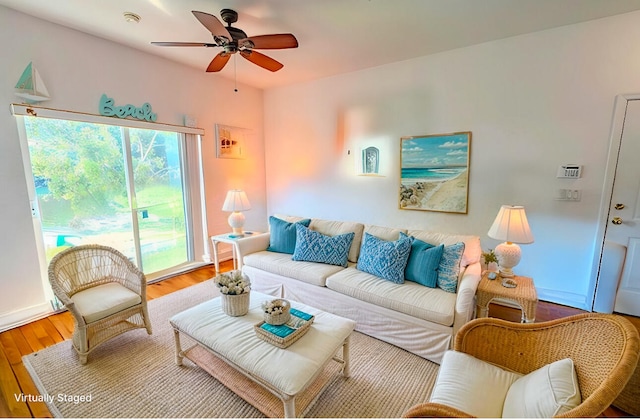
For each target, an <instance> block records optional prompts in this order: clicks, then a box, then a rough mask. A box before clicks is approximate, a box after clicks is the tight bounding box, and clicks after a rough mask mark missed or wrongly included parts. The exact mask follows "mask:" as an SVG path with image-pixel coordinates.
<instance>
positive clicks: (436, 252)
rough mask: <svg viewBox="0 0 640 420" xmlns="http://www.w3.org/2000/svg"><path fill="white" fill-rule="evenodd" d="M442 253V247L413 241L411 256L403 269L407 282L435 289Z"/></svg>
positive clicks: (416, 240)
mask: <svg viewBox="0 0 640 420" xmlns="http://www.w3.org/2000/svg"><path fill="white" fill-rule="evenodd" d="M443 252H444V245H442V244H441V245H438V246H433V245H431V244H429V243H426V242H424V241H421V240H419V239H414V240H413V243H412V244H411V254H409V260H408V261H407V267H406V268H405V269H404V277H405V279H407V280H411V281H413V282H416V283H419V284H421V285H423V286H427V287H436V284H437V281H438V267H439V266H440V259H442V253H443Z"/></svg>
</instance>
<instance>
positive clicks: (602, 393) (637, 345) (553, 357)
mask: <svg viewBox="0 0 640 420" xmlns="http://www.w3.org/2000/svg"><path fill="white" fill-rule="evenodd" d="M454 350H456V351H459V352H463V353H467V354H469V355H471V356H474V357H475V358H477V359H480V360H483V361H486V362H488V363H491V364H493V365H497V366H499V367H502V368H504V369H507V370H511V371H514V372H518V373H521V374H528V373H530V372H533V371H534V370H536V369H538V368H541V367H543V366H545V365H547V364H549V363H552V362H555V361H558V360H561V359H564V358H571V359H572V360H573V362H574V366H575V370H576V373H577V377H578V384H579V388H580V392H581V395H582V403H581V404H579V405H578V406H577V407H575V408H573V409H571V410H569V411H567V412H565V413H563V414H561V415H560V416H559V417H597V416H599V415H600V414H602V412H603V411H604V410H605V409H606V408H607V407H609V405H611V403H613V401H614V400H615V399H616V397H617V396H618V395H619V394H620V392H621V391H622V390H623V389H624V387H625V385H626V384H627V381H629V378H630V377H631V375H632V374H633V372H634V370H635V368H636V365H637V364H638V355H639V352H640V338H639V336H638V331H637V330H636V328H635V327H634V326H633V324H631V322H629V321H628V320H626V319H624V318H623V317H621V316H618V315H609V314H597V313H585V314H579V315H573V316H569V317H565V318H561V319H557V320H553V321H547V322H541V323H533V324H517V323H513V322H508V321H504V320H501V319H495V318H481V319H476V320H473V321H471V322H469V323H467V324H466V325H464V326H463V327H462V328H461V329H460V331H459V332H458V334H457V335H456V338H455V343H454ZM461 398H464V397H463V396H461ZM403 417H473V416H471V415H469V414H468V413H465V412H462V411H460V410H458V409H456V408H453V407H449V406H446V405H444V404H437V403H423V404H418V405H415V406H413V407H412V408H410V409H409V410H408V411H407V412H406V413H404V415H403Z"/></svg>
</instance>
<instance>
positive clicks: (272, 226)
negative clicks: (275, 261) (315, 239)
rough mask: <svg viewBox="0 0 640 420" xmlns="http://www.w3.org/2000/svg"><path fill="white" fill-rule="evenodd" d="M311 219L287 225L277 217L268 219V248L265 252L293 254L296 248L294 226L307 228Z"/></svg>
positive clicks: (287, 223)
mask: <svg viewBox="0 0 640 420" xmlns="http://www.w3.org/2000/svg"><path fill="white" fill-rule="evenodd" d="M309 223H311V219H304V220H300V221H298V222H295V223H289V222H287V221H285V220H282V219H278V218H277V217H273V216H271V217H269V232H270V234H271V236H270V238H269V247H268V248H267V251H272V252H281V253H283V254H293V251H294V250H295V247H296V225H302V226H309Z"/></svg>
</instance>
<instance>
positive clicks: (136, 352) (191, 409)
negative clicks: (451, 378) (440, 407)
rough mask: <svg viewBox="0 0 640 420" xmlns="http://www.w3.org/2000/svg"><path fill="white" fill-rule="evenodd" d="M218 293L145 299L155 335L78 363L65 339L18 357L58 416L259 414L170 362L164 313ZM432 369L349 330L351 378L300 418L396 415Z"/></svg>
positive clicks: (125, 340) (138, 335)
mask: <svg viewBox="0 0 640 420" xmlns="http://www.w3.org/2000/svg"><path fill="white" fill-rule="evenodd" d="M216 295H217V291H216V290H215V287H214V286H213V283H212V282H210V281H206V282H203V283H199V284H197V285H194V286H191V287H188V288H186V289H183V290H180V291H177V292H175V293H171V294H169V295H167V296H163V297H161V298H158V299H153V300H151V301H149V312H150V316H151V322H152V325H153V335H151V336H149V335H147V333H146V331H145V330H134V331H130V332H127V333H125V334H123V335H121V336H119V337H117V338H115V339H113V340H111V341H109V342H107V343H105V344H103V345H102V346H101V347H99V348H97V349H96V350H95V351H94V352H92V353H91V354H90V355H89V362H88V363H87V364H86V365H84V366H82V365H80V364H79V362H78V358H77V356H76V354H75V352H74V350H73V349H72V347H71V343H70V341H65V342H62V343H58V344H56V345H54V346H51V347H48V348H46V349H44V350H42V351H39V352H37V353H33V354H30V355H27V356H24V357H23V362H24V364H25V366H26V368H27V370H28V371H29V373H30V374H31V377H32V378H33V380H34V382H35V384H36V386H37V387H38V390H39V391H40V393H41V397H40V398H44V399H46V400H49V401H45V402H46V403H47V406H48V407H49V409H50V411H51V413H52V414H53V415H54V416H56V417H73V418H105V417H109V418H117V417H126V418H142V417H146V418H151V417H155V418H157V417H164V418H181V417H190V418H195V417H201V418H202V417H222V418H251V417H264V415H263V414H262V413H261V412H260V411H258V410H257V409H256V408H254V407H252V406H251V405H249V404H247V403H246V402H245V401H244V400H243V399H241V398H240V397H238V396H237V395H235V394H234V393H233V392H231V391H230V390H229V389H228V388H226V387H225V386H224V385H222V384H221V383H220V382H218V381H217V380H216V379H214V378H213V377H211V376H210V375H209V374H208V373H206V372H205V371H204V370H202V369H200V368H199V367H198V366H196V365H194V364H192V363H191V362H189V361H188V360H185V362H184V363H185V365H184V366H177V365H176V364H175V362H174V360H175V347H174V339H173V330H172V329H171V327H170V326H169V322H168V319H169V318H170V317H171V316H172V315H174V314H176V313H178V312H180V311H182V310H184V309H187V308H189V307H191V306H194V305H196V304H197V303H200V302H202V301H205V300H208V299H211V298H213V297H215V296H216ZM437 371H438V365H436V364H435V363H431V362H429V361H427V360H425V359H423V358H421V357H418V356H416V355H414V354H411V353H409V352H407V351H404V350H402V349H400V348H398V347H395V346H393V345H390V344H387V343H384V342H382V341H379V340H376V339H374V338H371V337H369V336H366V335H364V334H360V333H357V332H354V333H353V335H352V339H351V377H350V378H343V377H341V376H339V375H337V376H336V377H335V378H334V379H332V380H331V382H330V383H329V385H328V386H327V388H326V389H325V390H324V392H322V394H320V396H319V397H318V399H317V400H316V402H315V403H314V404H313V405H312V406H311V407H310V408H309V410H308V411H307V413H306V416H307V417H316V418H373V417H375V418H395V417H400V416H401V415H402V413H403V412H405V411H406V410H407V409H408V408H409V407H411V406H412V405H414V404H417V403H420V402H424V401H427V399H428V397H429V395H430V393H431V389H432V387H433V384H434V382H435V378H436V374H437ZM33 397H34V398H37V397H36V396H33Z"/></svg>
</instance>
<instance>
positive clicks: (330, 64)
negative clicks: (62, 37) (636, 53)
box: [0, 0, 640, 89]
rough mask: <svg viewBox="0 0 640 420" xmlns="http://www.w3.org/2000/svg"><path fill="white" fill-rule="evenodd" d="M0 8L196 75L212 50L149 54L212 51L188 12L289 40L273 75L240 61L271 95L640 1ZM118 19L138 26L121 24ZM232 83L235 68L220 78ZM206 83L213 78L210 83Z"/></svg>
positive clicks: (56, 1)
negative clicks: (232, 14) (226, 12)
mask: <svg viewBox="0 0 640 420" xmlns="http://www.w3.org/2000/svg"><path fill="white" fill-rule="evenodd" d="M0 5H4V6H7V7H10V8H12V9H15V10H18V11H21V12H24V13H26V14H29V15H33V16H36V17H39V18H42V19H45V20H48V21H51V22H55V23H58V24H61V25H64V26H68V27H70V28H74V29H77V30H79V31H82V32H86V33H89V34H92V35H95V36H98V37H101V38H105V39H109V40H112V41H115V42H118V43H121V44H125V45H128V46H130V47H133V48H136V49H139V50H142V51H146V52H148V53H151V54H156V55H160V56H163V57H166V58H168V59H171V60H174V61H177V62H181V63H184V64H187V65H190V66H193V67H195V68H197V69H200V70H202V71H203V72H204V70H205V68H206V67H207V65H208V64H209V62H210V61H211V59H212V58H213V57H214V56H215V55H216V54H217V53H218V52H219V49H218V48H201V47H200V48H197V47H194V48H177V47H158V46H152V45H151V44H150V42H151V41H194V42H212V38H211V35H210V33H209V32H208V31H207V30H206V29H205V28H204V27H203V26H202V25H201V24H200V23H199V22H198V21H197V20H196V18H195V17H194V16H193V14H192V13H191V11H192V10H199V11H203V12H207V13H210V14H213V15H216V16H217V17H218V18H219V17H220V10H221V9H223V8H230V9H234V10H236V11H237V12H238V13H239V18H238V22H236V23H235V24H234V25H233V26H235V27H238V28H241V29H242V30H244V31H245V32H246V33H247V35H248V36H252V35H264V34H270V33H293V34H294V35H295V36H296V37H297V39H298V42H299V45H300V46H299V48H297V49H290V50H268V51H267V50H262V51H261V52H262V53H264V54H267V55H269V56H270V57H272V58H274V59H276V60H278V61H280V62H282V63H283V64H284V68H283V69H282V70H280V71H278V72H276V73H271V72H269V71H267V70H264V69H262V68H260V67H258V66H256V65H254V64H252V63H250V62H248V61H246V60H244V59H243V58H242V57H241V56H240V55H239V54H236V55H235V58H236V59H237V63H236V66H235V68H236V72H237V80H238V82H241V83H246V84H248V85H251V86H255V87H258V88H265V89H266V88H269V87H274V86H281V85H285V84H290V83H296V82H301V81H306V80H312V79H318V78H323V77H327V76H331V75H335V74H340V73H345V72H351V71H355V70H360V69H364V68H368V67H375V66H380V65H383V64H387V63H391V62H395V61H401V60H406V59H410V58H414V57H420V56H424V55H428V54H433V53H436V52H441V51H446V50H450V49H454V48H460V47H465V46H469V45H474V44H479V43H482V42H487V41H491V40H495V39H500V38H506V37H510V36H514V35H520V34H524V33H529V32H535V31H540V30H544V29H549V28H554V27H558V26H563V25H569V24H574V23H578V22H583V21H587V20H592V19H597V18H601V17H606V16H612V15H616V14H620V13H626V12H630V11H634V10H639V9H640V0H47V1H43V0H0ZM124 12H134V13H136V14H138V15H140V16H141V17H142V19H141V21H140V22H139V23H137V24H135V23H128V22H126V21H125V19H124V17H123V13H124ZM219 74H220V75H221V76H223V77H227V78H229V79H233V78H234V60H233V58H232V60H230V61H229V63H228V64H227V66H226V67H225V68H224V69H223V70H222V71H221V72H220V73H219ZM212 77H213V76H212Z"/></svg>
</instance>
